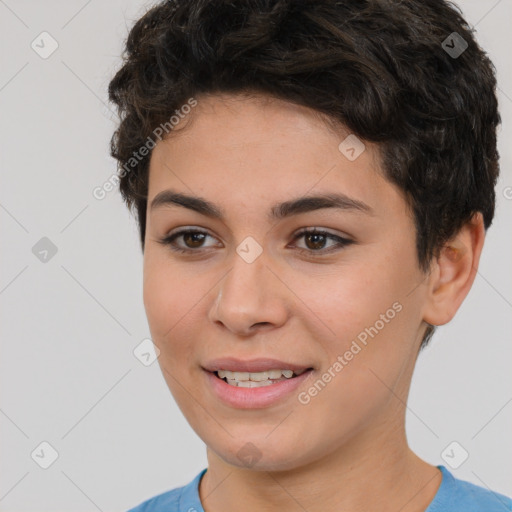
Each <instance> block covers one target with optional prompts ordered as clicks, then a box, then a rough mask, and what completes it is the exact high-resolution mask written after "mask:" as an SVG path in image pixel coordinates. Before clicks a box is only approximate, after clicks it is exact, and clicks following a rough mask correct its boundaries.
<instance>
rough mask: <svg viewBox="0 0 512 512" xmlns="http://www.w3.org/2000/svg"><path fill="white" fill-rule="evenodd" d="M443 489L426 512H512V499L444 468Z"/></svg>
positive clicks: (440, 467)
mask: <svg viewBox="0 0 512 512" xmlns="http://www.w3.org/2000/svg"><path fill="white" fill-rule="evenodd" d="M438 467H439V469H440V470H441V472H442V473H443V480H442V482H441V487H440V488H439V490H438V493H437V494H436V496H435V498H434V500H433V501H432V503H431V504H430V506H429V507H428V509H427V510H426V511H425V512H441V511H442V512H446V511H450V512H458V511H461V512H462V511H463V512H512V499H510V498H509V497H507V496H505V495H503V494H500V493H498V492H495V491H491V490H490V489H486V488H484V487H481V486H479V485H475V484H473V483H471V482H467V481H466V480H460V479H458V478H455V477H454V476H453V475H452V473H450V472H449V471H448V470H447V469H446V468H445V467H444V466H438Z"/></svg>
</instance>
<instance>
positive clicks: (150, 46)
mask: <svg viewBox="0 0 512 512" xmlns="http://www.w3.org/2000/svg"><path fill="white" fill-rule="evenodd" d="M495 88H496V82H495V73H494V68H493V65H492V64H491V62H490V61H489V59H488V58H487V56H486V54H485V53H484V52H483V50H482V49H481V48H480V47H479V45H478V44H477V42H476V41H475V39H474V37H473V34H472V32H471V30H470V28H469V27H468V25H467V23H466V22H465V20H464V19H463V18H462V16H461V14H460V12H458V11H457V9H456V8H455V7H454V6H453V5H451V4H449V3H448V2H445V1H444V0H401V1H398V0H396V1H395V0H388V1H382V0H367V1H361V0H345V1H335V0H300V1H298V0H295V1H291V0H232V1H230V2H225V1H222V0H187V1H180V2H179V4H176V3H175V2H163V3H160V4H158V5H156V6H155V7H153V8H151V9H150V10H149V11H148V12H147V13H146V14H145V15H144V16H143V17H142V18H141V19H140V20H138V21H137V23H136V24H135V25H134V27H133V28H132V29H131V31H130V34H129V36H128V39H127V42H126V52H125V55H124V62H123V65H122V67H121V69H120V70H119V71H118V72H117V74H116V75H115V77H114V78H113V80H112V81H111V83H110V86H109V95H110V99H111V101H113V102H114V103H115V104H116V105H117V107H118V109H119V112H120V115H121V122H120V125H119V127H118V129H117V130H116V132H115V134H114V136H113V138H112V150H111V154H112V156H114V157H115V158H116V159H117V160H118V162H119V168H120V170H119V184H120V190H121V193H122V195H123V198H124V200H125V201H126V203H127V205H128V207H129V208H135V211H136V214H137V218H138V222H139V226H140V240H141V245H142V250H143V252H144V305H145V309H146V313H147V317H148V322H149V326H150V330H151V335H152V339H153V341H154V343H155V346H156V347H157V348H158V350H159V354H160V355H159V359H158V360H159V364H160V367H161V370H162V372H163V375H164V377H165V379H166V382H167V384H168V386H169V389H170V391H171V392H172V394H173V396H174V398H175V400H176V401H177V403H178V405H179V407H180V408H181V410H182V412H183V414H184V415H185V417H186V418H187V420H188V422H189V423H190V425H191V427H192V428H193V429H194V430H195V432H196V433H197V434H198V435H199V436H200V437H201V439H202V440H203V441H204V442H205V444H206V445H207V455H208V468H207V469H204V470H203V471H201V473H199V474H198V475H197V477H196V478H195V479H194V480H193V481H192V482H190V483H189V484H188V485H186V486H184V487H181V488H178V489H173V490H170V491H167V492H164V493H162V494H160V495H158V496H156V497H154V498H152V499H150V500H147V501H145V502H144V503H141V504H140V505H139V506H137V507H135V508H133V509H132V510H131V512H142V511H154V512H156V511H162V512H163V511H167V512H172V511H178V510H180V511H189V512H191V511H197V512H200V511H203V510H205V511H206V512H217V511H234V510H239V509H240V508H241V507H243V509H244V510H249V511H256V510H258V511H259V510H265V511H281V510H308V511H320V510H321V511H322V512H329V511H339V510H353V511H356V510H360V511H363V510H380V511H383V512H387V511H390V512H391V511H393V512H398V511H401V512H420V511H421V512H423V511H427V512H438V511H450V512H455V511H464V512H469V511H479V512H484V511H485V512H493V511H496V512H497V511H504V510H512V507H511V504H512V501H511V500H510V499H509V498H508V497H505V496H504V495H502V494H499V493H496V492H492V491H490V490H487V489H484V488H482V487H479V486H476V485H473V484H471V483H469V482H465V481H462V480H459V479H457V478H455V477H454V476H453V475H452V473H451V472H450V471H449V470H448V469H447V468H446V467H445V466H432V465H430V464H428V463H427V462H425V461H424V460H422V459H421V458H420V457H418V456H417V455H416V454H414V453H413V452H412V450H411V449H410V448H409V446H408V444H407V439H406V434H405V410H406V402H407V396H408V391H409V387H410V383H411V378H412V375H413V370H414V366H415V363H416V360H417V357H418V354H419V352H420V350H421V348H423V347H424V346H425V345H426V344H427V343H428V341H429V339H430V338H431V336H432V334H433V332H434V329H435V326H437V325H443V324H446V323H447V322H449V321H450V320H451V319H452V318H453V316H454V315H455V313H456V311H457V310H458V308H459V307H460V305H461V303H462V301H463V300H464V298H465V297H466V296H467V294H468V292H469V290H470V288H471V286H472V283H473V280H474V278H475V274H476V271H477V268H478V262H479V258H480V254H481V251H482V246H483V243H484V237H485V232H486V230H487V228H488V227H489V226H490V224H491V222H492V219H493V215H494V207H495V192H494V187H495V184H496V180H497V177H498V154H497V150H496V127H497V125H498V124H499V122H500V117H499V113H498V110H497V101H496V95H495Z"/></svg>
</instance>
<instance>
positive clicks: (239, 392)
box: [204, 362, 314, 409]
mask: <svg viewBox="0 0 512 512" xmlns="http://www.w3.org/2000/svg"><path fill="white" fill-rule="evenodd" d="M258 364H259V363H258ZM272 364H275V363H274V362H272ZM281 364H282V363H281ZM260 367H261V366H260ZM223 368H225V367H223ZM269 368H270V367H269ZM272 368H279V366H278V367H276V366H273V367H272ZM287 368H288V369H290V370H291V369H292V368H290V367H287ZM225 369H227V368H225ZM313 372H314V370H313V369H309V370H307V371H305V372H304V373H302V374H300V375H299V376H297V377H292V378H290V379H286V380H282V381H279V382H276V383H275V384H271V385H269V386H262V387H259V388H239V387H236V386H232V385H231V384H228V383H227V382H224V380H222V379H220V378H219V377H217V376H216V375H215V373H213V372H209V371H208V370H204V375H205V376H206V383H205V385H206V386H207V387H208V388H209V390H211V391H212V392H213V394H214V396H215V397H216V398H217V399H219V400H220V401H221V402H223V403H225V404H226V405H228V406H230V407H234V408H236V409H263V408H265V407H269V406H271V405H275V404H278V403H280V402H283V401H285V400H286V399H287V398H289V397H290V396H291V395H292V393H293V391H295V390H296V389H297V388H298V387H299V386H301V384H303V383H304V382H305V381H306V380H308V379H309V378H310V377H311V375H312V374H313Z"/></svg>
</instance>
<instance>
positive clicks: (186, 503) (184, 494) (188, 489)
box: [127, 469, 206, 512]
mask: <svg viewBox="0 0 512 512" xmlns="http://www.w3.org/2000/svg"><path fill="white" fill-rule="evenodd" d="M205 472H206V469H203V471H201V472H200V473H199V474H198V475H197V476H196V477H195V478H194V479H193V480H192V481H191V482H190V483H188V484H187V485H184V486H182V487H176V488H175V489H172V490H170V491H166V492H163V493H161V494H158V495H156V496H153V497H152V498H150V499H148V500H146V501H143V502H142V503H139V505H137V506H136V507H134V508H131V509H129V510H128V511H127V512H181V511H182V510H184V511H185V512H187V511H191V512H192V511H195V512H202V511H203V508H202V507H201V505H200V501H199V490H198V488H199V481H200V480H201V477H202V476H203V474H204V473H205Z"/></svg>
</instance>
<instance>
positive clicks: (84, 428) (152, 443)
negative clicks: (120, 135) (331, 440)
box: [0, 0, 512, 512]
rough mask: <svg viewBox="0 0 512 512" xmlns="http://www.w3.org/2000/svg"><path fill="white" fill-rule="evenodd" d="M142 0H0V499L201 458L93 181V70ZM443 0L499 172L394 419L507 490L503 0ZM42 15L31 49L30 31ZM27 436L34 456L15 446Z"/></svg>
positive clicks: (21, 506) (57, 496)
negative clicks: (467, 59) (473, 256)
mask: <svg viewBox="0 0 512 512" xmlns="http://www.w3.org/2000/svg"><path fill="white" fill-rule="evenodd" d="M151 4H152V3H151V2H142V1H140V0H115V1H109V2H104V1H99V0H92V1H88V2H87V1H84V0H73V1H70V0H67V1H64V0H61V1H57V0H52V1H50V0H48V1H46V2H36V1H35V0H33V1H27V0H5V1H3V0H0V34H1V36H0V37H1V43H2V44H1V45H0V52H1V71H0V108H1V127H0V130H1V133H0V141H1V142H0V144H1V146H0V166H1V172H2V179H3V181H2V187H1V189H0V193H1V196H0V219H1V223H2V251H1V258H2V259H1V269H2V272H1V277H0V301H1V308H2V309H1V311H2V317H1V325H2V355H1V370H0V375H1V392H2V394H1V409H0V427H1V434H2V438H1V440H2V457H1V459H0V467H1V481H0V510H1V511H8V510H9V511H13V510H16V511H17V512H26V511H43V510H44V511H46V510H52V511H64V510H66V511H70V510H73V511H77V512H82V511H90V510H100V511H105V512H106V511H123V510H126V509H127V508H130V507H132V506H134V505H136V504H138V503H139V502H141V501H142V500H143V499H146V498H149V497H151V496H153V495H155V494H158V493H160V492H163V491H165V490H168V489H171V488H173V487H176V486H179V485H183V484H185V483H187V482H189V481H190V480H191V479H192V478H193V477H194V476H195V475H196V474H197V473H198V472H199V471H200V470H201V469H203V468H204V467H206V455H205V446H204V444H203V443H202V441H201V440H200V439H199V438H198V437H197V436H196V434H195V433H194V432H193V431H192V429H191V428H190V427H189V425H188V424H187V422H186V421H185V419H184V418H183V416H182V415H181V412H180V411H179V410H178V408H177V406H176V404H175V403H174V400H173V399H172V396H171V395H170V393H169V391H168V389H167V386H166V384H165V381H164V379H163V377H162V375H161V373H160V369H159V367H158V363H156V362H155V363H154V364H153V365H151V366H148V367H146V366H144V365H143V364H141V362H139V360H138V359H136V358H135V357H134V355H133V350H134V348H135V347H136V346H137V345H138V344H139V343H140V342H141V341H142V340H143V339H145V338H148V337H150V334H149V329H148V325H147V321H146V317H145V313H144V308H143V303H142V255H141V251H140V248H139V243H138V235H137V230H136V226H135V222H134V220H133V219H132V218H131V217H130V216H129V213H128V211H127V209H126V208H125V207H124V205H123V203H122V202H121V199H120V196H119V194H118V193H117V191H114V192H111V193H110V194H108V195H107V197H106V198H105V199H104V200H102V201H99V200H96V199H95V198H94V197H93V196H92V190H93V188H94V187H96V186H98V185H101V184H102V183H103V182H104V181H105V180H107V179H108V178H109V177H110V176H111V175H112V174H113V173H115V170H116V167H115V161H114V160H113V159H111V158H110V157H109V156H108V143H109V140H110V137H111V135H112V131H113V130H114V128H115V126H116V118H115V116H114V114H113V112H112V111H111V110H110V108H112V106H110V105H109V104H108V101H107V92H106V90H107V85H108V82H109V80H110V78H111V77H112V76H113V73H114V72H115V70H116V69H117V68H118V65H119V55H120V53H121V50H122V45H123V42H124V38H125V37H126V34H127V30H128V28H129V27H131V26H132V24H133V22H134V20H135V19H137V18H138V17H139V16H140V15H142V13H143V12H145V10H146V8H147V7H148V6H149V5H151ZM459 5H461V7H462V9H463V11H464V13H465V15H466V17H467V19H468V21H469V22H470V23H472V24H473V25H474V26H475V27H476V29H477V37H478V39H479V41H480V43H481V44H482V46H483V47H484V48H485V49H486V50H487V51H488V52H489V54H490V56H491V58H492V60H493V61H494V63H495V65H496V67H497V69H498V78H499V101H500V104H501V113H502V116H503V121H504V122H503V126H502V128H501V130H500V135H499V138H500V139H499V140H500V146H499V150H500V154H501V167H502V175H501V179H500V182H499V184H498V187H497V195H498V205H497V211H496V218H495V221H494V224H493V226H492V227H491V229H490V231H489V232H488V236H487V240H486V245H485V247H484V252H483V256H482V259H481V264H480V270H479V274H478V276H477V277H476V281H475V284H474V286H473V289H472V291H471V292H470V294H469V296H468V298H467V299H466V301H465V302H464V304H463V305H462V307H461V309H460V310H459V313H458V314H457V316H456V318H455V319H454V320H453V321H452V322H451V324H449V325H448V326H445V327H441V328H439V329H438V333H437V334H436V336H435V337H434V339H433V341H432V344H431V346H430V347H429V348H427V349H426V350H425V351H424V352H423V354H422V355H421V356H420V359H419V362H418V365H417V369H416V373H415V376H414V379H413V383H412V389H411V394H410V402H409V410H408V414H407V433H408V436H409V441H410V444H411V446H412V447H413V449H414V450H415V451H416V452H417V453H418V454H419V455H420V456H421V457H423V458H424V459H425V460H427V461H429V462H430V463H432V464H445V465H446V461H443V459H442V458H441V453H442V452H443V450H444V449H445V448H446V447H447V446H448V445H449V444H450V443H451V442H452V441H457V442H458V443H460V445H461V446H463V447H464V449H465V450H467V451H468V452H469V458H468V459H467V460H466V461H465V462H464V463H463V464H462V465H461V466H460V467H459V468H458V469H452V471H453V472H454V474H455V475H456V476H457V477H459V478H463V479H466V480H469V481H471V482H474V483H476V484H478V485H481V486H484V487H485V486H488V487H490V488H492V489H494V490H496V491H499V492H502V493H504V494H508V495H512V479H511V478H510V476H511V473H512V472H511V469H512V439H511V436H510V432H511V426H512V403H511V402H512V385H511V384H512V375H511V372H510V362H511V360H512V359H511V356H512V344H511V333H512V315H511V308H512V282H511V281H512V279H511V273H512V272H511V266H510V261H512V258H511V256H512V236H511V219H512V215H511V214H512V199H506V197H505V196H506V190H508V191H509V195H508V197H509V198H510V197H511V196H512V189H507V188H506V187H511V186H512V174H511V160H512V150H511V144H510V141H511V140H512V133H511V126H512V123H511V119H512V99H511V98H512V76H511V71H510V66H509V62H510V47H511V44H512V38H511V35H510V20H511V19H512V2H511V0H501V1H495V0H492V1H482V0H465V1H461V2H459ZM43 31H47V32H49V33H50V34H51V36H52V37H53V38H54V39H55V40H56V41H57V42H58V45H59V46H58V49H57V50H56V51H55V52H54V53H53V54H52V55H51V56H50V57H49V58H47V59H43V58H41V57H40V56H39V55H38V54H37V53H36V52H35V51H34V50H33V49H32V48H31V43H32V41H33V40H34V39H36V38H37V37H38V36H39V34H40V33H41V32H43ZM47 47H48V46H47ZM42 237H48V238H49V239H50V240H51V241H52V242H53V243H54V244H55V245H56V246H57V249H58V252H57V253H56V255H55V256H53V258H51V259H50V260H49V261H47V262H46V263H43V262H41V261H40V260H39V259H37V258H36V257H35V255H34V254H33V252H32V247H33V246H34V245H35V244H36V243H37V242H38V241H39V240H40V239H41V238H42ZM43 441H46V442H48V443H50V444H51V445H52V446H53V447H54V448H55V449H56V450H57V452H58V454H59V457H58V459H57V460H56V461H55V462H54V463H53V464H52V465H51V466H50V467H49V468H48V469H42V468H41V467H40V466H39V465H38V464H36V462H35V461H34V460H33V459H32V458H31V453H32V452H33V451H34V450H35V449H36V448H38V447H39V445H40V443H41V442H43ZM38 453H40V455H41V452H38ZM48 453H49V452H48V450H47V451H46V452H45V455H44V457H46V456H48ZM44 457H43V456H42V455H41V457H40V459H43V458H44Z"/></svg>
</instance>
